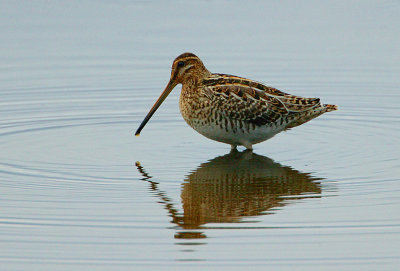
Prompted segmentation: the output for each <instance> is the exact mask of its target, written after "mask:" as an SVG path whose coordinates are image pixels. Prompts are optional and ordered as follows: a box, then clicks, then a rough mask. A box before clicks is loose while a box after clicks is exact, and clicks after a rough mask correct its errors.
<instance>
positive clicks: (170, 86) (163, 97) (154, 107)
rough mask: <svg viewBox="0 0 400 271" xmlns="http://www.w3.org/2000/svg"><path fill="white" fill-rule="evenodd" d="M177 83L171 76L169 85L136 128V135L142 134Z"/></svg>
mask: <svg viewBox="0 0 400 271" xmlns="http://www.w3.org/2000/svg"><path fill="white" fill-rule="evenodd" d="M176 85H177V83H176V82H175V80H173V79H172V78H171V80H169V82H168V85H167V86H166V87H165V89H164V91H163V92H162V93H161V95H160V97H159V98H158V100H157V101H156V102H155V103H154V105H153V107H152V108H151V109H150V111H149V113H147V116H146V117H145V118H144V120H143V121H142V123H141V124H140V126H139V128H138V129H137V130H136V133H135V136H139V135H140V132H141V131H142V129H143V128H144V126H145V125H146V124H147V122H148V121H149V120H150V118H151V117H152V116H153V114H154V113H155V112H156V111H157V109H158V108H159V107H160V105H161V104H162V102H163V101H164V100H165V98H167V96H168V95H169V94H170V93H171V91H172V90H173V89H174V87H175V86H176Z"/></svg>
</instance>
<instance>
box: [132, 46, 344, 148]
mask: <svg viewBox="0 0 400 271" xmlns="http://www.w3.org/2000/svg"><path fill="white" fill-rule="evenodd" d="M177 84H182V91H181V95H180V100H179V106H180V110H181V113H182V116H183V118H184V119H185V121H186V122H187V123H188V124H189V125H190V126H191V127H192V128H193V129H195V130H196V131H197V132H199V133H200V134H202V135H204V136H206V137H208V138H210V139H213V140H216V141H219V142H223V143H227V144H230V145H231V146H232V148H236V146H238V145H243V146H245V147H246V148H247V149H252V145H253V144H256V143H260V142H262V141H265V140H267V139H269V138H271V137H273V136H274V135H276V134H277V133H279V132H281V131H284V130H287V129H290V128H293V127H296V126H299V125H301V124H303V123H306V122H307V121H309V120H311V119H313V118H316V117H318V116H320V115H322V114H323V113H325V112H329V111H334V110H337V106H336V105H330V104H321V103H320V100H319V99H318V98H303V97H299V96H295V95H290V94H287V93H285V92H282V91H280V90H277V89H276V88H272V87H268V86H266V85H263V84H261V83H259V82H256V81H253V80H250V79H246V78H242V77H238V76H233V75H227V74H219V73H211V72H209V71H208V70H207V69H206V67H205V66H204V65H203V62H202V61H201V60H200V59H199V58H198V57H197V56H196V55H194V54H192V53H184V54H181V55H180V56H178V57H177V58H176V59H175V60H174V62H173V64H172V71H171V79H170V81H169V83H168V85H167V86H166V88H165V90H164V91H163V93H161V96H160V97H159V98H158V100H157V101H156V102H155V104H154V105H153V107H152V108H151V109H150V111H149V113H148V114H147V116H146V117H145V119H144V120H143V122H142V123H141V125H140V126H139V128H138V129H137V131H136V133H135V135H139V134H140V132H141V130H142V129H143V127H144V126H145V125H146V123H147V122H148V121H149V120H150V118H151V117H152V116H153V114H154V112H155V111H156V110H157V109H158V107H159V106H160V105H161V103H162V102H163V101H164V100H165V98H166V97H167V96H168V94H169V93H170V92H171V91H172V89H173V88H174V87H175V86H176V85H177Z"/></svg>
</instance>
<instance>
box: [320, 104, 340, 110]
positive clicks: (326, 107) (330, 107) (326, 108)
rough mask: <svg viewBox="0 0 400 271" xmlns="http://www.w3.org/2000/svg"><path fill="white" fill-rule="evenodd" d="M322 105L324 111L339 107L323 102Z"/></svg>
mask: <svg viewBox="0 0 400 271" xmlns="http://www.w3.org/2000/svg"><path fill="white" fill-rule="evenodd" d="M322 107H323V108H325V112H331V111H335V110H338V109H339V107H338V106H337V105H334V104H324V105H323V106H322Z"/></svg>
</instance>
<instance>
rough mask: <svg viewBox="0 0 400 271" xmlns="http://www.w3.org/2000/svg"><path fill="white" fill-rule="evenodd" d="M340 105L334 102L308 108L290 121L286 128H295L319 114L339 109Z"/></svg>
mask: <svg viewBox="0 0 400 271" xmlns="http://www.w3.org/2000/svg"><path fill="white" fill-rule="evenodd" d="M338 109H339V107H338V106H337V105H333V104H323V105H321V106H318V107H315V108H314V109H312V110H308V111H305V112H302V113H299V114H298V115H297V116H296V118H295V120H294V121H293V122H291V123H289V125H288V126H286V129H285V130H288V129H291V128H294V127H296V126H299V125H302V124H304V123H306V122H308V121H310V120H312V119H314V118H316V117H318V116H321V115H322V114H324V113H326V112H331V111H335V110H338Z"/></svg>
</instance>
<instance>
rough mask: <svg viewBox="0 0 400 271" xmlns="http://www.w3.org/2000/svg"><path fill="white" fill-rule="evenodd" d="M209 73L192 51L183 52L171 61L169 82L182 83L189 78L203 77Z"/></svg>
mask: <svg viewBox="0 0 400 271" xmlns="http://www.w3.org/2000/svg"><path fill="white" fill-rule="evenodd" d="M209 74H210V72H209V71H208V70H207V69H206V67H205V66H204V64H203V62H202V61H201V60H200V58H198V57H197V56H196V55H195V54H192V53H183V54H181V55H180V56H178V57H177V58H175V60H174V62H173V63H172V69H171V79H170V82H171V81H172V82H175V83H176V84H182V83H184V82H185V81H187V80H189V79H191V78H193V79H197V78H203V77H205V76H208V75H209Z"/></svg>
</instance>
